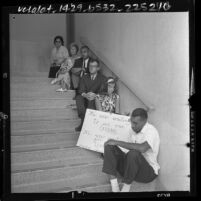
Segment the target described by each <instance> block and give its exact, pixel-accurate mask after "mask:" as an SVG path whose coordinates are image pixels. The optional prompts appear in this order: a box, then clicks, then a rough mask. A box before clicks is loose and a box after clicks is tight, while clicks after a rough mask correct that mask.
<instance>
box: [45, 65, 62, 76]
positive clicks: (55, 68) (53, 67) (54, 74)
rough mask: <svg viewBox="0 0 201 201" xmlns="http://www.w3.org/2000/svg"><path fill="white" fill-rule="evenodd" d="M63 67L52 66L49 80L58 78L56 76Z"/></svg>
mask: <svg viewBox="0 0 201 201" xmlns="http://www.w3.org/2000/svg"><path fill="white" fill-rule="evenodd" d="M60 67H61V66H51V67H50V71H49V76H48V78H56V74H57V72H58V71H59V69H60Z"/></svg>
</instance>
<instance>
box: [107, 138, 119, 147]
mask: <svg viewBox="0 0 201 201" xmlns="http://www.w3.org/2000/svg"><path fill="white" fill-rule="evenodd" d="M106 145H117V140H113V139H110V140H108V141H106V142H105V143H104V146H106Z"/></svg>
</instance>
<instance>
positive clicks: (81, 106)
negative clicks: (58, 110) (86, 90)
mask: <svg viewBox="0 0 201 201" xmlns="http://www.w3.org/2000/svg"><path fill="white" fill-rule="evenodd" d="M75 100H76V105H77V111H78V116H79V117H80V118H81V120H82V122H83V121H84V117H85V113H86V109H87V108H89V109H96V106H95V101H94V100H93V101H89V100H87V99H86V98H84V97H83V96H81V95H80V94H78V95H77V96H76V97H75Z"/></svg>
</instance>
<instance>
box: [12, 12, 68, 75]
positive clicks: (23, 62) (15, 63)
mask: <svg viewBox="0 0 201 201" xmlns="http://www.w3.org/2000/svg"><path fill="white" fill-rule="evenodd" d="M56 35H61V36H63V38H64V42H65V41H66V37H67V36H66V15H65V14H42V15H39V14H38V15H36V14H33V15H29V14H25V15H22V14H12V15H10V64H11V72H14V71H17V72H19V71H20V72H23V71H34V72H35V71H48V70H49V63H50V62H49V59H50V53H51V48H52V47H53V39H54V37H55V36H56Z"/></svg>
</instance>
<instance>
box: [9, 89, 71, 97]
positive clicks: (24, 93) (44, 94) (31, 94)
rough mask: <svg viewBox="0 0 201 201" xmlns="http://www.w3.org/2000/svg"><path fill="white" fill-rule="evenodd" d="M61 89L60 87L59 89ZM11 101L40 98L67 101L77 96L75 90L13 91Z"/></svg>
mask: <svg viewBox="0 0 201 201" xmlns="http://www.w3.org/2000/svg"><path fill="white" fill-rule="evenodd" d="M57 88H59V87H57ZM10 94H11V100H15V99H19V98H24V99H25V98H39V97H46V98H57V97H63V98H66V99H73V97H74V96H75V91H74V90H68V91H67V92H56V89H53V88H52V89H51V90H45V88H44V89H43V90H30V89H27V90H21V91H20V90H11V91H10Z"/></svg>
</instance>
